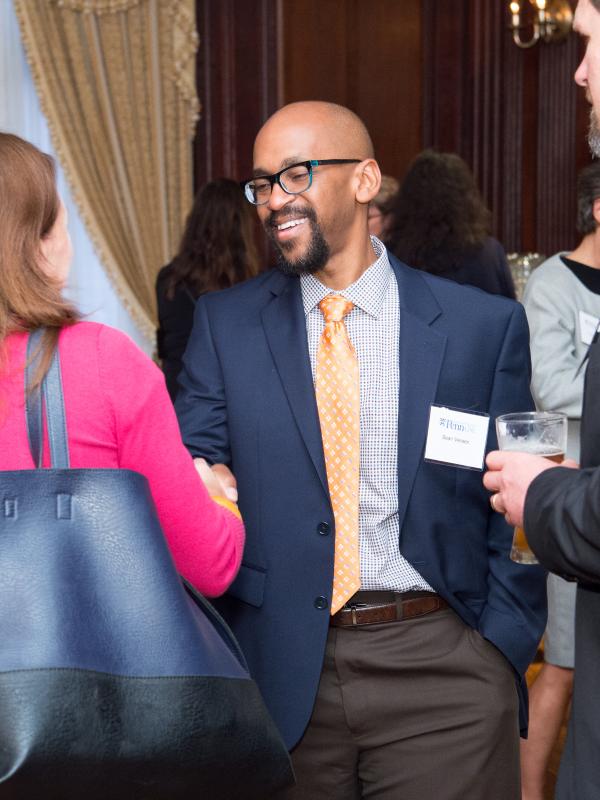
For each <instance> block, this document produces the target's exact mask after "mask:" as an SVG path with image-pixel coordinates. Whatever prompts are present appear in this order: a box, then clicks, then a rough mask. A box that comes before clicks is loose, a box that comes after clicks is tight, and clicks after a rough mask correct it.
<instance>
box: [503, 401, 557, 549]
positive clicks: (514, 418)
mask: <svg viewBox="0 0 600 800" xmlns="http://www.w3.org/2000/svg"><path fill="white" fill-rule="evenodd" d="M496 433H497V435H498V447H499V448H500V450H514V451H516V452H520V453H531V454H533V455H538V456H543V457H544V458H549V459H550V460H551V461H554V462H556V463H557V464H560V463H561V462H562V461H563V460H564V458H565V450H566V448H567V415H566V414H563V413H562V412H561V411H524V412H522V413H516V414H503V415H502V416H501V417H497V419H496ZM510 557H511V559H512V560H513V561H516V562H517V563H519V564H537V563H538V560H537V558H536V557H535V555H534V554H533V552H532V551H531V548H530V547H529V544H528V543H527V539H526V537H525V531H524V530H523V528H515V534H514V537H513V543H512V549H511V551H510Z"/></svg>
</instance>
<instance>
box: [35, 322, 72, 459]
mask: <svg viewBox="0 0 600 800" xmlns="http://www.w3.org/2000/svg"><path fill="white" fill-rule="evenodd" d="M43 333H44V329H43V328H39V329H38V330H36V331H33V332H32V333H30V335H29V339H28V341H27V363H26V366H25V416H26V422H27V435H28V437H29V449H30V450H31V455H32V458H33V462H34V464H35V465H36V467H38V468H39V467H41V466H42V451H43V441H44V439H43V424H42V415H43V412H44V411H45V412H46V425H47V426H48V441H49V443H50V466H51V467H53V468H54V469H68V468H69V443H68V437H67V419H66V415H65V401H64V396H63V389H62V376H61V371H60V359H59V355H58V348H56V349H55V350H54V353H53V354H52V361H51V362H50V366H49V368H48V372H47V373H46V375H45V376H44V380H43V381H42V386H41V392H40V388H39V387H38V388H37V389H36V390H35V391H33V392H30V391H29V387H30V386H31V385H32V383H33V376H34V374H35V371H36V369H37V366H38V364H39V360H40V356H41V351H40V344H41V340H42V336H43ZM42 397H43V401H44V402H43V407H42Z"/></svg>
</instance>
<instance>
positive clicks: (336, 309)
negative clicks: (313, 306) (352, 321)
mask: <svg viewBox="0 0 600 800" xmlns="http://www.w3.org/2000/svg"><path fill="white" fill-rule="evenodd" d="M319 308H320V309H321V313H322V314H323V317H324V318H325V322H326V323H327V322H341V321H342V320H343V319H344V317H345V316H346V314H348V313H349V312H350V311H352V309H353V308H354V303H353V302H352V300H346V298H345V297H342V295H341V294H328V295H327V297H324V298H323V299H322V300H321V302H320V303H319Z"/></svg>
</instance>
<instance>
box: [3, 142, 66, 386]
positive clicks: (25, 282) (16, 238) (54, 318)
mask: <svg viewBox="0 0 600 800" xmlns="http://www.w3.org/2000/svg"><path fill="white" fill-rule="evenodd" d="M59 209H60V199H59V196H58V192H57V190H56V171H55V167H54V161H53V159H52V158H51V157H50V156H48V155H46V154H45V153H42V152H41V151H40V150H38V149H37V147H34V146H33V145H32V144H30V143H29V142H26V141H24V140H23V139H21V138H19V137H18V136H14V135H13V134H10V133H1V132H0V342H3V341H4V339H5V338H6V336H7V335H8V334H10V333H14V332H15V331H32V330H35V329H36V328H40V327H45V328H46V333H45V335H44V337H43V342H42V345H41V347H42V356H41V360H40V366H39V369H38V372H37V375H36V378H35V384H39V383H40V382H41V380H42V378H43V376H44V375H45V374H46V370H47V369H48V366H49V363H50V359H51V357H52V351H53V349H54V347H55V346H56V343H57V341H58V335H59V333H60V330H61V328H63V327H64V326H66V325H72V324H73V323H74V322H76V321H77V319H78V315H77V312H76V311H75V309H74V308H73V307H72V306H71V305H70V303H68V302H66V301H65V300H64V299H63V298H62V296H61V288H62V287H61V285H60V283H59V282H58V281H56V280H53V279H52V278H50V277H49V276H48V275H47V274H46V273H45V272H44V270H43V269H42V267H41V264H42V261H43V256H42V252H41V247H40V244H41V241H42V240H43V239H44V238H45V237H46V236H48V234H49V233H50V231H51V230H52V228H53V226H54V223H55V222H56V218H57V216H58V212H59Z"/></svg>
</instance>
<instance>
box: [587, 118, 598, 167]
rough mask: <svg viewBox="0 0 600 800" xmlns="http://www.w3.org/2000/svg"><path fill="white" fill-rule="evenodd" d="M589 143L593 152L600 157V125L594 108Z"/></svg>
mask: <svg viewBox="0 0 600 800" xmlns="http://www.w3.org/2000/svg"><path fill="white" fill-rule="evenodd" d="M588 144H589V146H590V150H591V151H592V154H593V155H595V156H596V157H597V158H600V125H599V124H598V117H597V116H596V112H595V111H594V109H593V108H592V109H590V127H589V130H588Z"/></svg>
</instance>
